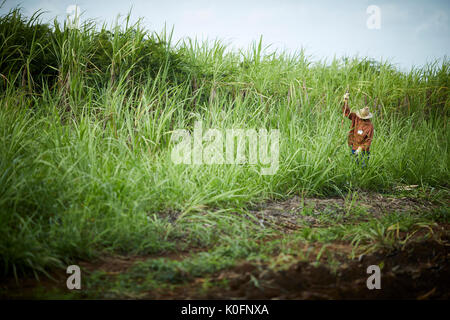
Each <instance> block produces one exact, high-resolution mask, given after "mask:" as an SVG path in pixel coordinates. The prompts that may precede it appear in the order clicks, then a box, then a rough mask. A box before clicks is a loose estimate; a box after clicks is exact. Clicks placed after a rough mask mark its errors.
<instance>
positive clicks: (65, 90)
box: [0, 10, 450, 298]
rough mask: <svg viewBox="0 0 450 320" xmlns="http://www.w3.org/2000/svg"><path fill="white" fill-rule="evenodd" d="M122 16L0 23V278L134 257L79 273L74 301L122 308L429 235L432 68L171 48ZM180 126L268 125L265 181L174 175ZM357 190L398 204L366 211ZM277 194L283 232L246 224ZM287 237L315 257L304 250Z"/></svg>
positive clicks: (437, 201)
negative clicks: (124, 303)
mask: <svg viewBox="0 0 450 320" xmlns="http://www.w3.org/2000/svg"><path fill="white" fill-rule="evenodd" d="M127 19H128V18H125V19H124V21H121V24H120V23H119V24H116V25H113V26H111V27H108V26H107V25H100V24H97V23H95V22H93V21H87V22H84V23H83V24H82V25H81V26H80V27H79V28H78V29H73V28H72V29H71V28H69V26H67V25H61V24H59V23H58V22H56V21H55V23H54V24H53V25H45V24H42V23H41V22H40V19H39V14H37V15H35V16H33V17H31V18H26V17H24V16H23V15H22V14H21V12H20V11H19V10H13V11H11V12H10V13H9V14H7V15H4V16H2V17H0V38H1V41H0V42H1V43H2V44H1V46H0V234H1V237H0V272H1V277H3V278H5V279H15V280H14V281H16V280H17V282H20V281H21V279H27V278H29V277H30V276H31V277H35V278H39V279H43V278H47V276H51V275H52V274H53V273H54V272H57V271H55V270H63V271H65V268H66V267H67V266H68V265H70V264H82V263H83V262H90V261H97V260H98V259H101V258H102V257H103V258H104V257H122V258H123V257H134V258H136V257H142V259H138V260H139V261H137V262H136V263H133V265H132V266H130V268H127V270H128V272H124V273H123V274H122V273H120V272H119V274H114V275H113V278H114V280H111V279H109V278H108V277H107V275H105V274H104V273H105V271H101V270H100V271H99V270H93V269H92V270H91V271H92V272H91V274H90V276H89V283H90V290H89V291H88V296H89V297H132V298H139V297H145V296H146V294H145V293H148V292H149V291H151V290H153V289H155V288H167V287H169V288H175V289H176V285H179V284H180V283H185V282H186V281H188V282H189V281H191V282H192V281H193V279H198V278H202V279H203V282H202V285H201V290H203V291H205V290H206V291H207V290H208V288H209V286H212V287H217V286H220V285H227V283H226V282H227V281H225V280H224V281H222V282H223V283H222V282H221V281H215V282H214V284H211V283H213V282H209V281H208V279H207V278H206V280H205V277H207V276H208V275H213V274H217V272H220V271H221V270H227V269H230V268H233V267H236V266H237V265H239V264H240V263H242V262H245V263H255V264H265V265H268V266H269V267H270V270H277V268H280V267H283V266H285V267H286V266H290V265H292V263H293V261H298V260H302V261H303V260H305V259H306V260H308V261H310V260H311V257H312V256H314V257H313V259H312V262H311V263H320V262H321V261H322V260H323V257H329V259H327V261H326V263H328V264H329V265H331V266H335V269H336V268H338V267H339V266H340V264H341V263H342V262H339V261H340V260H339V259H338V258H335V257H334V256H333V252H335V250H334V249H330V248H328V247H327V245H326V244H329V245H331V246H332V244H333V243H334V244H336V243H342V244H345V245H348V246H349V248H351V250H350V251H349V252H347V253H348V255H347V256H349V257H351V256H353V257H355V255H356V256H357V255H359V254H361V253H364V254H370V253H372V252H376V251H377V250H379V249H380V250H381V249H383V250H390V249H398V248H399V246H402V245H407V244H408V241H409V240H410V239H412V238H413V237H415V236H417V235H421V236H423V237H425V238H427V239H428V238H435V237H437V236H439V235H443V237H444V238H445V237H446V235H447V234H448V227H447V226H448V220H449V209H448V207H449V206H448V203H449V199H450V197H449V189H448V186H449V185H448V181H449V170H448V165H449V153H448V145H449V142H450V133H449V132H450V130H448V128H447V125H448V115H449V110H450V109H449V107H450V95H449V87H450V61H448V59H444V60H443V61H437V62H435V63H433V64H429V65H426V66H424V67H420V68H414V69H412V70H410V71H408V72H400V71H399V70H397V68H396V67H395V66H393V65H392V64H390V63H389V62H377V61H372V60H369V59H366V58H361V57H348V58H342V59H334V60H332V61H315V62H313V61H312V60H311V59H310V57H308V56H307V55H306V54H305V52H303V51H300V52H298V53H295V54H293V53H291V54H290V53H286V52H276V51H272V50H271V49H270V46H266V45H265V44H264V43H263V41H262V39H260V40H259V41H256V42H255V43H253V44H252V45H251V46H250V47H249V48H248V50H246V51H241V52H234V51H231V50H229V49H228V47H227V46H226V45H225V44H223V43H221V42H220V41H214V42H209V43H201V42H198V41H195V40H191V39H186V40H184V41H181V42H178V43H173V41H172V40H171V33H170V32H166V31H163V32H161V33H153V32H150V31H147V30H144V29H142V28H141V27H140V25H139V24H130V23H129V21H128V20H127ZM347 88H349V90H350V102H349V105H350V107H351V108H352V109H354V110H356V109H359V108H361V107H363V106H364V105H368V106H369V107H370V108H371V110H372V112H374V115H375V116H374V119H373V124H374V127H375V135H374V141H373V144H372V147H371V158H370V161H369V165H368V166H367V167H366V168H361V167H359V166H358V165H356V164H355V163H354V162H353V161H352V159H351V157H350V150H349V147H348V146H347V142H346V139H347V132H348V130H349V125H350V121H348V120H347V119H343V116H342V109H341V107H342V96H343V95H344V93H345V91H346V89H347ZM197 120H201V121H202V122H203V126H204V127H207V128H217V129H219V130H225V129H257V130H258V129H260V128H266V129H267V130H270V129H278V130H279V131H280V140H279V150H280V153H279V168H278V170H277V171H276V173H275V174H273V175H261V174H260V170H259V169H260V168H259V165H249V164H243V165H230V164H221V165H206V164H202V165H183V164H174V163H173V162H172V160H171V150H172V147H173V145H172V144H171V142H170V138H171V135H172V132H173V131H174V130H177V129H186V130H189V131H192V130H193V127H194V123H195V121H197ZM411 185H413V187H410V188H408V187H405V186H411ZM360 194H362V195H366V196H367V195H369V196H367V197H369V198H370V197H375V195H380V197H382V198H380V199H381V200H380V202H383V201H391V202H392V201H393V200H392V199H400V200H399V201H403V202H401V203H400V204H399V207H395V206H387V207H386V208H384V209H376V210H375V209H374V211H371V210H368V209H367V207H365V206H364V205H362V203H363V202H364V201H365V200H364V199H368V198H367V197H366V196H361V197H362V198H360V199H362V200H361V201H362V202H361V201H360V200H358V199H359V198H358V195H360ZM381 195H382V196H381ZM294 197H295V198H296V199H299V200H298V202H296V205H295V206H294V207H295V210H294V211H292V212H291V211H289V212H291V213H290V214H291V216H293V217H294V218H292V219H291V218H289V219H290V220H289V222H290V223H291V224H295V227H293V228H290V229H288V228H287V224H286V223H284V222H283V221H281V220H280V219H278V218H276V219H275V220H273V221H272V222H271V221H270V219H269V220H267V219H268V216H270V214H269V215H265V216H264V217H263V218H264V219H266V220H267V221H266V220H264V219H263V218H261V215H262V213H261V212H264V208H265V207H266V206H268V204H273V203H282V204H283V203H285V201H288V200H289V199H293V198H294ZM364 197H366V198H364ZM308 199H309V200H308ZM310 199H319V200H320V199H338V200H339V199H340V200H339V201H342V205H341V206H340V207H339V208H338V209H337V207H333V206H331V207H330V206H328V207H326V206H323V207H321V208H320V210H318V211H317V210H316V209H317V207H316V209H315V207H314V206H313V205H311V206H305V205H304V203H306V202H308V201H310ZM370 199H372V198H370ZM386 199H388V200H386ZM402 199H403V200H402ZM405 199H409V200H410V202H411V203H410V202H407V203H406V202H405V201H406V200H405ZM411 199H413V200H411ZM409 200H408V201H409ZM336 201H337V200H336ZM375 202H376V201H375ZM255 208H257V209H255ZM327 208H328V209H327ZM325 209H327V210H325ZM316 211H317V212H316ZM283 212H284V211H283ZM272 216H274V215H272ZM291 216H289V217H291ZM308 217H311V218H310V219H308ZM277 219H278V220H277ZM262 221H263V222H262ZM264 221H266V222H267V223H264ZM280 221H281V222H280ZM424 230H425V231H426V232H425V234H423V231H424ZM439 230H440V231H439ZM441 241H444V240H442V237H441ZM300 243H303V244H304V245H311V246H312V247H311V248H315V247H317V246H318V245H319V244H321V245H320V248H321V249H318V250H319V251H317V252H316V251H314V250H312V253H311V255H312V256H309V253H308V255H307V256H305V255H306V253H304V252H303V251H302V250H300V249H299V246H300ZM302 248H303V247H302ZM327 248H328V249H327ZM336 250H337V249H336ZM344 251H345V250H344ZM308 252H309V251H308ZM336 252H337V251H336ZM345 252H346V251H345ZM178 253H179V254H180V255H181V253H188V255H187V256H186V257H185V259H180V257H179V256H178V255H177V254H178ZM165 255H166V256H167V257H165ZM144 257H148V258H149V259H144ZM175 257H176V258H175ZM283 257H284V258H283ZM134 258H133V259H134ZM280 259H281V260H280ZM283 259H284V260H283ZM88 269H89V268H88ZM121 270H122V269H121ZM130 270H131V271H130ZM111 272H112V271H111ZM111 272H110V273H111ZM113 273H114V272H113ZM105 277H106V280H105ZM251 281H253V280H251ZM255 281H256V280H254V282H255ZM98 283H101V285H99V284H98ZM255 283H256V282H255ZM63 284H65V282H64V283H63ZM173 286H175V287H173ZM96 288H101V289H99V291H98V292H97V291H96V290H97V289H96ZM108 288H109V289H108ZM175 289H174V290H175ZM9 290H10V287H2V288H1V292H0V293H1V295H2V296H6V297H8V296H9V295H10V293H11V292H12V291H9ZM203 291H202V292H203ZM206 291H205V292H206ZM105 292H108V294H105ZM65 294H69V293H67V292H66V293H65ZM70 294H71V296H70V297H78V296H77V295H76V294H75V295H74V296H72V295H73V293H70ZM38 295H39V291H38Z"/></svg>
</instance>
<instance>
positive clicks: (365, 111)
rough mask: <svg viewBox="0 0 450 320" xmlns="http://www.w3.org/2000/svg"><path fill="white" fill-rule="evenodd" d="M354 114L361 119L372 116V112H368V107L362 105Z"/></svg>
mask: <svg viewBox="0 0 450 320" xmlns="http://www.w3.org/2000/svg"><path fill="white" fill-rule="evenodd" d="M356 115H357V116H358V117H359V118H361V119H370V118H372V117H373V114H372V113H370V112H369V107H364V108H362V109H360V110H358V111H356Z"/></svg>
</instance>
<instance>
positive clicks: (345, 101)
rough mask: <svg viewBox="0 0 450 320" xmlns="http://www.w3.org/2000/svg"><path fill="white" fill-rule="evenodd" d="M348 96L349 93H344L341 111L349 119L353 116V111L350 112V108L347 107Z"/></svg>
mask: <svg viewBox="0 0 450 320" xmlns="http://www.w3.org/2000/svg"><path fill="white" fill-rule="evenodd" d="M348 97H349V94H348V93H346V94H345V95H344V104H343V106H342V113H343V114H344V116H345V117H347V118H349V119H353V117H354V116H355V113H354V112H351V111H350V108H349V107H348Z"/></svg>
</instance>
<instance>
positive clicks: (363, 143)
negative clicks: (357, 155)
mask: <svg viewBox="0 0 450 320" xmlns="http://www.w3.org/2000/svg"><path fill="white" fill-rule="evenodd" d="M342 111H343V112H344V114H345V116H346V117H347V118H349V119H350V120H352V126H351V129H350V131H349V133H348V145H349V146H350V147H352V149H353V150H356V149H358V148H359V147H362V149H363V150H366V151H369V149H370V144H371V143H372V139H373V124H372V122H371V121H370V120H369V119H368V120H363V119H361V118H359V117H358V116H357V115H356V113H354V112H350V108H349V107H348V104H347V102H344V106H343V107H342Z"/></svg>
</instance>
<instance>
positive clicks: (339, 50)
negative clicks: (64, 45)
mask: <svg viewBox="0 0 450 320" xmlns="http://www.w3.org/2000/svg"><path fill="white" fill-rule="evenodd" d="M17 5H19V6H21V7H22V8H23V9H24V11H23V12H24V13H25V14H26V15H31V14H32V13H33V12H34V11H36V10H37V9H43V10H45V11H47V13H46V14H45V15H44V16H43V18H44V21H46V22H47V21H49V20H50V19H52V18H53V17H55V16H58V17H59V18H60V19H64V18H65V17H66V16H67V11H68V10H69V11H70V8H71V6H72V8H73V6H74V5H78V6H79V8H80V9H81V11H82V15H81V20H83V19H92V18H94V19H96V20H98V21H99V22H104V21H106V22H108V23H111V22H113V21H114V20H115V18H116V17H117V15H118V14H122V15H125V14H126V13H127V12H128V11H129V10H130V9H132V11H131V14H132V18H133V19H134V20H136V19H137V18H139V17H142V18H144V20H143V22H144V24H145V26H146V27H147V28H148V29H149V30H152V31H158V32H159V31H161V30H162V28H163V26H164V23H167V25H168V26H169V27H171V26H174V36H175V39H180V38H182V37H192V38H194V37H197V38H199V39H206V38H208V39H216V38H218V39H221V40H223V41H225V42H226V43H228V44H230V46H231V47H235V48H247V47H248V46H249V44H250V43H251V42H252V41H255V40H258V39H259V37H260V35H262V36H263V43H264V44H265V45H267V44H272V47H271V48H273V49H275V48H279V49H285V50H288V51H292V52H293V51H295V50H299V49H300V48H304V49H305V51H306V54H308V55H312V56H313V59H314V60H318V59H325V58H326V59H331V58H332V57H333V56H334V55H336V56H338V57H339V56H343V55H349V56H355V55H359V56H367V57H371V58H374V59H377V60H381V59H383V60H389V61H390V62H392V63H394V64H395V65H397V66H398V67H400V68H401V69H409V68H410V67H411V66H413V65H416V66H419V65H423V64H425V63H426V62H430V61H433V60H434V59H437V58H441V59H442V58H443V57H444V56H447V57H448V58H450V20H449V15H450V1H449V0H441V1H438V0H427V1H422V0H417V1H413V0H410V1H406V0H404V1H401V0H392V1H381V0H371V1H365V0H346V1H338V0H315V1H312V0H310V1H300V0H292V1H287V0H285V1H283V0H279V1H265V0H257V1H246V0H240V1H235V0H223V1H206V0H189V1H181V0H158V1H154V0H147V1H144V0H134V1H114V0H109V1H105V0H78V1H71V0H59V1H57V0H28V1H27V0H22V1H14V0H6V3H5V4H4V5H3V7H2V8H0V14H4V13H6V12H8V11H9V9H10V8H12V7H15V6H17ZM371 5H374V6H376V8H375V11H372V10H369V13H368V11H367V10H368V7H369V6H371ZM377 8H378V9H379V11H378V13H379V14H377ZM378 23H379V24H378Z"/></svg>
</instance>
